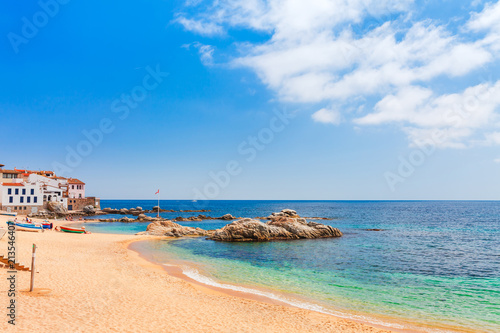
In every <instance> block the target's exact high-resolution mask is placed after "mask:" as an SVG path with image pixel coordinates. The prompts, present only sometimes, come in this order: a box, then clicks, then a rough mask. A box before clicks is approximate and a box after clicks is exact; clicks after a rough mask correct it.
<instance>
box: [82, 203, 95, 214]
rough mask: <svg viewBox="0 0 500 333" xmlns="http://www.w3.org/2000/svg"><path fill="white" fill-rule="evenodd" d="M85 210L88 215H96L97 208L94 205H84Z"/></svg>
mask: <svg viewBox="0 0 500 333" xmlns="http://www.w3.org/2000/svg"><path fill="white" fill-rule="evenodd" d="M83 212H84V213H85V214H88V215H95V208H94V206H92V205H88V206H85V207H83Z"/></svg>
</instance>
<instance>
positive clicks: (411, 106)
mask: <svg viewBox="0 0 500 333" xmlns="http://www.w3.org/2000/svg"><path fill="white" fill-rule="evenodd" d="M200 6H202V7H201V8H200V9H201V10H200V11H198V12H197V13H196V14H192V15H189V17H188V15H187V14H186V17H184V16H183V14H180V16H179V22H180V23H181V24H182V25H183V26H184V27H185V28H186V29H188V30H191V31H196V29H197V28H193V27H197V26H198V25H199V26H200V27H209V28H207V31H208V32H211V31H217V32H218V33H224V32H226V31H228V30H230V29H249V30H255V31H262V32H265V33H268V34H269V38H268V39H267V40H266V41H264V42H262V43H241V44H239V46H240V50H241V54H240V55H238V56H235V57H234V59H233V60H232V64H233V65H236V66H240V67H245V68H249V69H251V70H252V71H254V72H255V73H256V74H257V75H258V77H259V78H260V79H261V81H262V82H263V83H264V84H265V85H266V86H267V87H268V88H269V89H271V90H272V91H274V92H275V93H276V94H277V96H278V97H279V98H280V99H281V100H282V101H286V102H296V103H314V104H318V103H319V104H323V105H324V107H323V108H321V109H320V110H319V111H317V112H315V113H314V114H313V115H312V118H313V120H314V121H317V122H323V123H332V124H338V123H339V121H340V119H341V115H340V112H339V111H340V110H351V109H353V107H356V108H357V107H359V106H360V105H359V103H361V102H359V101H360V100H365V101H366V100H370V99H373V100H375V102H374V103H373V104H372V105H374V106H373V107H371V106H369V107H365V108H364V110H365V112H366V114H365V115H364V116H362V117H355V118H354V119H352V116H350V115H349V112H348V111H343V112H342V113H343V117H342V118H344V116H345V118H349V116H350V118H351V119H352V121H353V122H354V123H356V124H357V125H364V126H369V125H370V126H373V125H384V124H388V123H396V124H399V125H400V126H401V129H402V130H403V131H404V132H405V133H406V134H407V135H408V138H409V140H410V142H411V143H412V144H418V142H419V141H422V140H423V139H424V138H426V136H428V135H429V134H430V133H429V132H430V131H431V132H435V131H443V133H445V137H446V140H444V141H442V142H440V143H439V144H437V146H438V147H442V148H464V147H469V146H474V145H478V144H479V142H482V143H483V144H485V143H486V142H490V143H491V144H500V143H497V141H496V140H491V139H488V135H490V131H494V128H495V126H498V108H499V104H500V103H499V101H498V100H497V98H496V97H495V96H494V94H493V93H492V92H496V93H497V95H498V90H497V89H498V88H499V83H498V82H497V83H494V82H484V80H479V82H475V83H473V84H471V85H470V87H468V88H467V87H466V88H465V89H463V90H461V91H456V92H452V93H446V94H445V93H441V94H439V93H437V92H436V91H434V89H433V88H432V86H433V83H434V82H435V81H436V80H442V79H448V80H449V79H454V78H460V77H464V76H466V75H469V74H471V73H474V71H477V70H479V69H481V68H482V67H483V66H485V65H488V64H492V63H495V62H497V61H498V59H499V56H500V1H498V2H496V3H490V4H487V5H486V6H484V8H483V9H482V10H481V11H478V12H472V13H470V18H469V19H468V20H466V22H465V24H464V25H463V27H462V28H461V29H458V31H455V32H453V31H451V30H450V28H449V27H448V26H447V25H444V24H442V23H439V22H435V21H433V20H430V19H425V18H424V19H421V20H413V19H412V14H413V10H414V8H413V6H414V3H413V0H379V1H375V0H311V1H307V2H305V1H300V0H268V1H264V0H246V1H245V0H219V1H213V2H211V1H209V2H208V4H206V3H204V4H203V5H201V4H200ZM465 14H467V15H468V16H469V13H465ZM186 22H187V23H186ZM197 24H198V25H197ZM198 30H200V31H201V30H203V29H201V28H200V29H198ZM200 33H203V32H200ZM205 34H206V33H205ZM471 36H472V37H471ZM474 99H475V100H477V101H476V104H475V106H474V111H473V112H466V113H467V116H465V117H463V116H459V117H458V118H457V116H455V117H452V116H450V117H451V118H450V117H449V116H446V115H449V114H450V112H451V111H450V110H457V109H463V110H467V109H468V108H470V107H469V104H467V103H470V100H474ZM334 110H335V111H334ZM460 117H461V118H460ZM480 136H482V137H481V138H479V137H480Z"/></svg>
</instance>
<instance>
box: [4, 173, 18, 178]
mask: <svg viewBox="0 0 500 333" xmlns="http://www.w3.org/2000/svg"><path fill="white" fill-rule="evenodd" d="M3 178H10V179H12V178H17V174H16V173H4V174H3Z"/></svg>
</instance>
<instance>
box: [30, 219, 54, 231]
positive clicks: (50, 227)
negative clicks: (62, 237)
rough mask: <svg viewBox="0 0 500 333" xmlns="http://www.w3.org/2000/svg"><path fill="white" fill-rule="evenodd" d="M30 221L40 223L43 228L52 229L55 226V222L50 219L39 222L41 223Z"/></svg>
mask: <svg viewBox="0 0 500 333" xmlns="http://www.w3.org/2000/svg"><path fill="white" fill-rule="evenodd" d="M28 223H29V224H39V225H41V226H42V228H44V229H48V230H51V229H52V227H53V224H52V223H51V222H49V221H43V222H39V223H37V222H28Z"/></svg>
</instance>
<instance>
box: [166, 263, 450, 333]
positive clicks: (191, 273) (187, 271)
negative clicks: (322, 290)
mask: <svg viewBox="0 0 500 333" xmlns="http://www.w3.org/2000/svg"><path fill="white" fill-rule="evenodd" d="M164 265H165V266H174V265H168V264H164ZM180 268H181V269H182V272H183V273H184V275H186V276H187V277H189V278H191V279H193V280H195V281H198V282H200V283H203V284H205V285H208V286H212V287H216V288H221V289H228V290H233V291H239V292H244V293H248V294H253V295H258V296H263V297H267V298H269V299H273V300H276V301H280V302H283V303H285V304H288V305H291V306H294V307H297V308H301V309H305V310H311V311H316V312H320V313H324V314H328V315H333V316H335V317H339V318H343V319H350V320H356V321H361V322H365V323H371V324H374V325H379V326H384V327H389V328H395V329H402V330H404V329H410V327H407V326H404V325H400V324H396V323H389V322H385V321H381V320H378V319H375V318H372V317H364V316H359V315H354V314H347V313H344V312H337V311H332V310H329V309H326V308H324V307H322V306H320V305H317V304H313V303H308V302H303V301H298V300H296V299H290V298H287V297H285V296H283V295H277V294H273V293H271V292H266V291H262V290H258V289H251V288H247V287H242V286H236V285H231V284H226V283H219V282H217V281H215V280H213V279H211V278H209V277H208V276H205V275H203V274H201V273H200V272H199V271H198V270H197V269H195V268H192V267H189V266H181V267H180ZM418 329H419V330H421V331H425V332H443V333H445V332H450V331H444V330H441V329H427V328H421V327H419V328H418Z"/></svg>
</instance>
